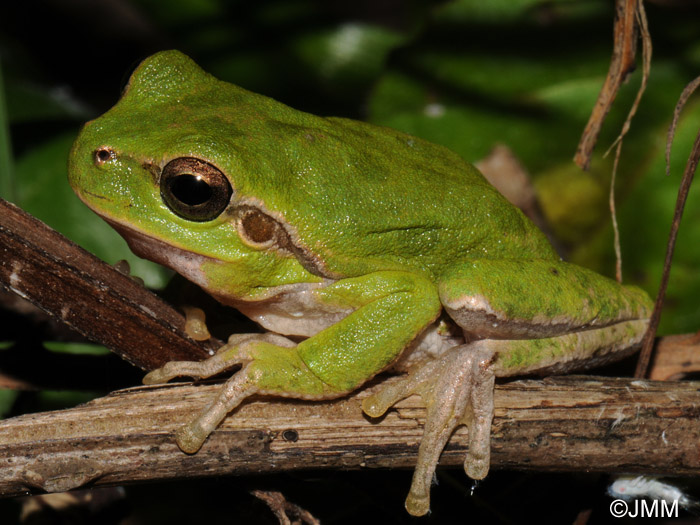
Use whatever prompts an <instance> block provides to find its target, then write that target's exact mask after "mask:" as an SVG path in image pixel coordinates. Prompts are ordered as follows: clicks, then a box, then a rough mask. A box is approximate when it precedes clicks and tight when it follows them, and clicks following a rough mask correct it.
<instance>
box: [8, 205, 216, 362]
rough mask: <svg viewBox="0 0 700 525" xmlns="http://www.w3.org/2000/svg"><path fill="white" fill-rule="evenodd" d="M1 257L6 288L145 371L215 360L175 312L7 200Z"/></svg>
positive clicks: (211, 345) (154, 296)
mask: <svg viewBox="0 0 700 525" xmlns="http://www.w3.org/2000/svg"><path fill="white" fill-rule="evenodd" d="M0 254H1V255H0V286H2V287H5V288H7V289H9V290H10V291H13V292H14V293H16V294H17V295H19V296H21V297H24V298H26V299H28V300H29V301H30V302H32V303H34V304H35V305H37V306H38V307H40V308H41V309H42V310H44V311H46V312H47V313H49V314H51V315H52V316H53V317H54V318H56V319H58V320H59V321H62V322H64V323H66V324H67V325H69V326H70V327H71V328H73V329H74V330H76V331H78V332H80V333H81V334H83V335H84V336H85V337H87V338H88V339H90V340H92V341H95V342H98V343H101V344H103V345H105V346H106V347H108V348H110V349H111V350H113V351H114V352H116V353H117V354H119V355H120V356H121V357H123V358H124V359H126V360H127V361H129V362H130V363H132V364H134V365H136V366H139V367H141V368H143V369H144V370H151V369H153V368H157V367H159V366H162V365H163V364H165V363H166V362H168V361H172V360H173V359H202V358H204V357H207V356H208V355H209V354H208V352H207V350H206V347H203V346H201V345H199V344H197V343H195V342H194V341H193V340H192V339H190V338H189V337H187V335H186V334H185V332H184V319H183V317H182V315H180V314H179V313H178V312H177V311H175V310H174V309H173V308H172V307H171V306H169V305H168V304H167V303H165V302H164V301H162V300H161V299H159V298H158V297H157V296H156V295H154V294H153V293H151V292H149V291H148V290H146V289H145V288H143V286H140V285H138V284H137V283H136V282H134V281H133V280H132V279H130V278H128V277H126V276H124V275H122V274H121V273H119V272H118V271H117V270H115V269H114V268H113V267H111V266H109V265H106V264H104V263H103V262H102V261H100V260H99V259H97V258H96V257H95V256H93V255H91V254H89V253H87V252H86V251H85V250H83V249H82V248H80V247H78V246H77V245H75V244H73V243H72V242H70V241H69V240H67V239H66V238H65V237H63V236H62V235H60V234H59V233H57V232H55V231H53V230H51V229H50V228H48V227H47V226H46V225H45V224H43V223H42V222H40V221H39V220H37V219H35V218H34V217H32V216H31V215H28V214H27V213H25V212H23V211H22V210H20V209H19V208H17V207H16V206H14V205H12V204H10V203H8V202H6V201H3V200H2V199H0ZM216 346H217V344H216V343H213V344H210V345H209V348H215V347H216Z"/></svg>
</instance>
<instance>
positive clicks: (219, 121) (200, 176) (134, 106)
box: [69, 51, 291, 295]
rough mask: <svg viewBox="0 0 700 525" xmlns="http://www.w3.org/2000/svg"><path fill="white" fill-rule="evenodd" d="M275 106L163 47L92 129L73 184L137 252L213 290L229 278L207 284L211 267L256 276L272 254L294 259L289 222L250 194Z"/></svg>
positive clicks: (78, 147)
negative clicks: (269, 211) (205, 270)
mask: <svg viewBox="0 0 700 525" xmlns="http://www.w3.org/2000/svg"><path fill="white" fill-rule="evenodd" d="M273 104H278V103H276V102H274V101H271V100H270V99H267V98H265V97H261V96H259V95H254V94H252V93H249V92H247V91H245V90H243V89H241V88H238V87H236V86H234V85H231V84H227V83H224V82H220V81H218V80H217V79H215V78H214V77H212V76H211V75H209V74H207V73H205V72H204V71H203V70H201V69H200V68H199V67H198V66H197V65H196V64H195V63H194V62H193V61H192V60H190V59H189V58H188V57H186V56H184V55H183V54H181V53H179V52H177V51H166V52H162V53H159V54H157V55H154V56H152V57H150V58H148V59H146V60H145V61H144V62H142V63H141V65H139V67H138V68H137V69H136V70H135V71H134V73H133V74H132V76H131V79H130V81H129V84H128V86H127V88H126V90H125V92H124V94H123V95H122V98H121V99H120V100H119V102H118V103H117V104H116V105H115V106H114V107H113V108H112V109H110V110H109V111H108V112H107V113H105V114H104V115H103V116H101V117H99V118H97V119H95V120H93V121H91V122H88V123H87V124H86V125H85V126H84V128H83V129H82V131H81V133H80V135H79V136H78V138H77V140H76V142H75V144H74V146H73V149H72V151H71V155H70V160H69V180H70V184H71V186H72V187H73V189H74V190H75V192H76V193H77V194H78V196H79V197H80V198H81V199H82V200H83V201H84V202H85V203H86V204H87V205H88V206H89V207H90V208H91V209H93V211H95V212H96V213H98V214H99V215H100V216H101V217H102V218H104V219H105V220H106V221H107V222H109V223H110V224H111V225H112V226H113V227H114V228H115V229H116V230H117V231H119V233H120V234H122V236H123V237H124V238H125V239H126V240H127V242H128V243H129V245H130V247H131V249H132V250H133V251H134V252H135V253H136V254H137V255H139V256H141V257H145V258H147V259H151V260H155V261H156V262H159V263H161V264H163V265H165V266H168V267H170V268H173V269H174V270H176V271H177V272H179V273H181V274H183V275H185V276H186V277H188V278H189V279H191V280H193V281H195V282H196V283H197V284H200V285H201V286H203V287H205V288H209V289H212V288H215V287H219V288H220V284H212V283H211V282H209V283H208V282H207V281H208V279H207V276H206V275H204V274H203V273H202V268H203V267H204V266H205V265H206V264H208V263H211V264H210V266H211V265H212V264H214V263H217V264H219V265H221V264H226V265H227V268H228V270H227V272H226V273H227V274H229V275H230V274H231V273H236V272H237V273H244V274H246V275H247V277H250V276H251V274H255V273H256V272H259V271H260V270H261V269H262V268H269V267H271V265H270V264H267V263H268V262H269V260H270V258H272V259H275V258H277V259H285V258H287V259H289V256H290V255H291V250H290V249H289V246H284V243H285V242H286V243H287V244H288V243H289V241H288V240H289V233H288V230H286V229H285V228H287V227H286V225H283V221H281V220H277V219H276V218H275V217H274V215H273V214H264V213H261V212H260V210H261V209H262V208H263V207H264V204H263V203H262V202H261V201H257V202H258V203H259V204H260V206H259V207H256V200H255V198H256V197H257V196H254V194H252V195H251V192H250V191H248V192H246V189H247V186H248V182H247V181H249V180H250V176H249V174H250V173H260V172H261V170H262V169H264V167H263V166H261V163H263V164H264V163H269V162H270V159H269V157H270V155H274V153H267V154H261V152H264V151H266V147H265V146H266V145H263V146H261V144H260V142H259V141H260V140H265V137H267V136H269V133H265V132H264V128H265V126H269V124H268V123H269V122H270V118H268V115H269V114H270V113H274V114H278V113H279V111H280V110H279V108H278V107H272V105H273ZM279 106H281V104H280V105H279ZM287 109H288V108H287ZM256 137H258V138H256ZM256 140H257V141H258V142H257V143H255V141H256ZM268 151H269V150H268ZM268 169H269V168H268ZM244 195H247V196H245V197H244ZM270 248H273V249H270ZM274 248H279V250H275V249H274ZM277 271H278V272H279V269H278V270H277ZM219 273H220V272H219ZM260 278H261V280H266V283H265V284H266V285H270V284H273V283H274V281H275V279H274V276H269V275H267V276H263V275H261V277H260ZM232 294H233V295H235V292H232Z"/></svg>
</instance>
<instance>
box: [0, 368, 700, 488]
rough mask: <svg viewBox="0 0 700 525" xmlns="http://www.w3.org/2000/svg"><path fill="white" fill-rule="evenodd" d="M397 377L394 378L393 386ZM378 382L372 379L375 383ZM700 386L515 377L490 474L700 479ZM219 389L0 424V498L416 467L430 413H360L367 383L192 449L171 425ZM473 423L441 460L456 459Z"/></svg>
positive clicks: (262, 405)
mask: <svg viewBox="0 0 700 525" xmlns="http://www.w3.org/2000/svg"><path fill="white" fill-rule="evenodd" d="M392 380H393V379H388V381H392ZM381 386H382V385H381V384H380V385H374V387H373V388H377V387H381ZM699 387H700V384H698V383H694V382H687V383H667V382H654V381H641V380H631V379H609V378H599V377H584V376H579V377H557V378H549V379H546V380H544V381H533V380H522V381H513V382H510V383H507V384H504V385H499V386H498V387H497V388H496V398H495V407H496V409H495V419H494V423H493V427H492V431H491V436H492V437H491V439H492V445H491V448H492V465H493V467H494V468H499V467H500V468H518V469H523V468H525V469H532V470H535V469H536V470H550V471H554V470H556V471H582V470H583V471H601V472H602V471H611V472H646V473H657V474H667V475H676V476H678V475H698V474H700V455H698V453H697V447H698V443H697V436H698V435H699V434H700V417H699V416H700V404H699V403H698V388H699ZM217 388H220V385H211V384H207V385H203V384H202V385H191V384H185V385H166V386H160V387H138V388H133V389H129V390H122V391H118V392H114V393H113V394H111V395H109V396H107V397H104V398H101V399H96V400H94V401H92V402H90V403H88V404H86V405H82V406H79V407H76V408H73V409H69V410H62V411H56V412H47V413H42V414H28V415H24V416H19V417H16V418H13V419H9V420H6V421H3V422H0V494H2V495H5V496H12V495H18V494H25V493H26V492H27V491H29V492H36V491H38V490H46V491H65V490H68V489H73V488H78V487H81V486H85V485H88V486H92V485H95V486H99V485H114V484H123V483H133V482H143V481H154V480H166V479H176V478H192V477H203V476H220V475H227V474H243V473H251V472H256V473H257V472H267V471H280V470H292V469H309V468H343V469H359V468H365V467H367V468H396V467H406V468H410V467H412V466H414V465H415V461H416V452H417V447H418V443H419V441H420V439H421V435H422V425H423V423H424V420H425V419H424V418H425V411H424V409H423V408H422V404H421V401H420V398H418V397H416V396H413V397H410V398H408V399H407V400H404V401H403V402H401V403H399V404H398V405H397V407H396V408H394V409H391V410H390V411H389V412H388V414H387V415H386V416H385V417H384V418H382V419H381V420H379V421H370V420H369V419H368V418H366V417H365V416H363V415H362V411H361V409H360V401H361V399H362V398H363V397H365V396H366V395H367V394H368V392H369V390H371V389H369V390H365V391H363V392H360V393H358V394H356V395H353V396H352V397H349V398H347V399H342V400H337V401H333V402H324V403H314V402H301V401H289V400H288V401H266V400H257V401H253V402H249V403H245V404H244V405H243V406H241V407H240V408H239V409H238V410H236V411H235V412H234V414H233V415H232V416H229V417H228V418H227V419H226V421H225V422H224V423H223V424H222V425H221V426H220V427H219V429H217V430H216V431H215V432H214V433H213V434H212V435H211V436H210V438H209V439H208V440H207V442H206V443H205V444H204V446H203V448H202V449H201V450H200V451H199V452H198V453H196V454H194V455H186V454H184V453H182V452H181V451H180V450H179V449H178V448H177V446H176V444H175V440H174V437H173V432H174V431H175V430H176V429H177V428H178V427H179V426H180V425H181V424H182V423H183V422H186V421H188V420H189V419H190V418H192V417H193V415H195V413H196V412H198V411H199V410H201V409H202V408H203V407H204V405H205V404H206V403H207V402H208V401H209V400H210V399H211V397H212V395H213V394H214V393H215V391H216V389H217ZM466 447H467V436H466V432H465V431H464V429H460V430H458V431H457V432H456V433H455V435H454V436H453V437H452V439H451V441H450V443H449V444H448V446H447V448H446V450H445V452H444V453H443V455H442V461H441V464H443V465H460V464H461V463H462V461H463V459H464V451H465V449H466Z"/></svg>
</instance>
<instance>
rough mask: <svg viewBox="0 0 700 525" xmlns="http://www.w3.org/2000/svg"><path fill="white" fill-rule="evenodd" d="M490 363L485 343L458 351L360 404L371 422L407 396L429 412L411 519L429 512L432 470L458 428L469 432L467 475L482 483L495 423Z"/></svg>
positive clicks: (409, 507)
mask: <svg viewBox="0 0 700 525" xmlns="http://www.w3.org/2000/svg"><path fill="white" fill-rule="evenodd" d="M493 359H494V352H493V351H492V349H491V348H490V347H489V341H478V342H476V343H473V344H470V345H462V346H458V347H455V348H453V349H451V350H450V351H448V352H446V353H445V354H443V355H442V356H441V357H440V358H438V359H436V360H434V361H430V362H428V363H426V364H424V365H420V366H419V367H417V368H416V369H414V370H412V371H411V372H410V373H409V374H408V375H407V376H406V377H404V378H402V379H400V380H399V381H397V382H395V383H393V384H391V385H389V386H388V387H386V388H385V389H383V390H381V391H380V392H378V393H376V394H373V395H372V396H370V397H368V398H367V399H365V401H364V402H363V405H362V406H363V410H364V411H365V412H366V413H367V414H368V415H370V416H373V417H377V416H380V415H382V414H383V413H384V412H385V411H386V410H387V409H388V408H389V407H391V406H392V405H393V404H394V403H396V402H397V401H399V400H401V399H404V398H406V397H408V396H410V395H411V394H418V395H420V396H421V397H422V398H423V401H424V402H425V404H426V406H427V418H426V422H425V427H424V430H423V439H422V441H421V443H420V447H419V449H418V463H417V465H416V469H415V472H414V474H413V481H412V484H411V490H410V492H409V495H408V497H407V498H406V509H407V510H408V512H409V513H410V514H413V515H415V516H422V515H424V514H426V513H427V512H428V510H429V509H430V484H431V482H432V479H433V475H434V473H435V467H436V466H437V463H438V460H439V459H440V454H441V453H442V450H443V448H444V447H445V445H446V444H447V441H448V440H449V439H450V436H451V435H452V433H453V432H454V430H455V428H456V427H457V426H459V425H466V426H467V427H468V431H469V451H468V453H467V457H466V459H465V462H464V469H465V471H466V472H467V474H468V475H469V477H471V478H473V479H483V478H484V477H486V474H487V473H488V470H489V463H490V448H491V447H490V433H491V422H492V420H493V388H494V373H493V371H492V370H491V366H490V365H491V363H492V361H493Z"/></svg>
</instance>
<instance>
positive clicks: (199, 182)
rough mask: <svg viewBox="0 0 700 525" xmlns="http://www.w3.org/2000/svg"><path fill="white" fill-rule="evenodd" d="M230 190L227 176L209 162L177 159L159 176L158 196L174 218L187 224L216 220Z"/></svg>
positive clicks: (226, 203)
mask: <svg viewBox="0 0 700 525" xmlns="http://www.w3.org/2000/svg"><path fill="white" fill-rule="evenodd" d="M232 194H233V189H232V188H231V183H230V182H229V181H228V179H227V178H226V176H225V175H224V174H223V173H222V172H221V171H220V170H219V169H218V168H216V167H214V166H212V165H211V164H209V163H208V162H204V161H203V160H199V159H195V158H192V157H180V158H179V159H175V160H171V161H170V162H168V163H167V164H166V165H165V167H164V168H163V171H162V173H161V176H160V195H161V197H162V198H163V201H164V202H165V204H166V205H167V206H168V208H170V209H171V210H172V211H173V213H175V215H178V216H180V217H182V218H183V219H187V220H190V221H197V222H204V221H210V220H212V219H215V218H216V217H218V216H219V215H221V213H222V212H223V211H224V210H225V209H226V207H227V206H228V204H229V202H230V200H231V195H232Z"/></svg>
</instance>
